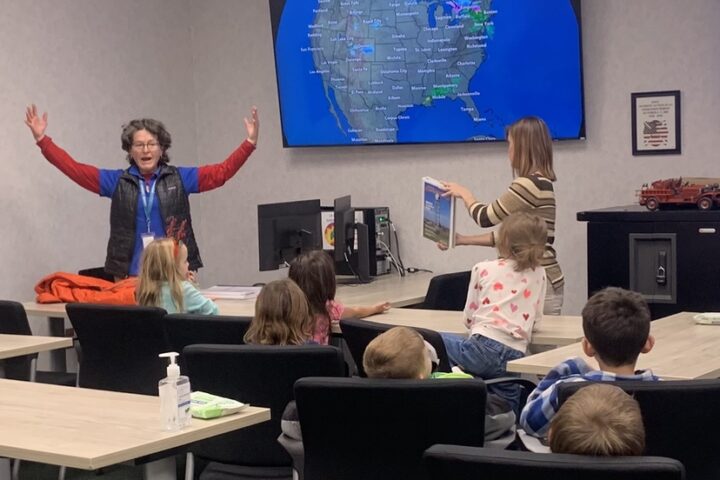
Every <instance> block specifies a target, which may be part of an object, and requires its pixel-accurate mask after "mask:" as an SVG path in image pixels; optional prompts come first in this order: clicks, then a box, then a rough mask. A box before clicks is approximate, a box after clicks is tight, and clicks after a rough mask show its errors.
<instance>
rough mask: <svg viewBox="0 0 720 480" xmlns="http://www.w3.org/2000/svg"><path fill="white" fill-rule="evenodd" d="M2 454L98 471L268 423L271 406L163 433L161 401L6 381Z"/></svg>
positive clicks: (1, 393) (1, 391)
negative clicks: (161, 426) (261, 423)
mask: <svg viewBox="0 0 720 480" xmlns="http://www.w3.org/2000/svg"><path fill="white" fill-rule="evenodd" d="M0 416H1V417H2V419H3V420H2V428H0V456H1V457H8V458H19V459H21V460H31V461H35V462H42V463H49V464H53V465H65V466H68V467H74V468H81V469H85V470H95V469H98V468H102V467H105V466H108V465H113V464H116V463H121V462H125V461H129V460H133V459H135V458H139V457H143V456H146V455H150V454H153V453H157V452H162V451H165V450H168V449H172V448H175V447H180V446H183V445H186V444H189V443H192V442H195V441H198V440H203V439H206V438H209V437H213V436H215V435H220V434H223V433H227V432H230V431H233V430H237V429H240V428H244V427H248V426H250V425H255V424H257V423H260V422H265V421H267V420H269V419H270V410H269V409H267V408H259V407H252V406H250V407H247V408H246V409H245V410H243V411H241V412H240V413H238V414H235V415H229V416H227V417H221V418H216V419H212V420H198V419H192V424H191V425H190V426H189V427H186V428H184V429H182V430H179V431H175V432H166V431H163V430H161V428H160V400H159V398H158V397H151V396H146V395H134V394H129V393H118V392H108V391H103V390H91V389H85V388H74V387H62V386H57V385H45V384H38V383H32V382H19V381H14V380H5V379H0Z"/></svg>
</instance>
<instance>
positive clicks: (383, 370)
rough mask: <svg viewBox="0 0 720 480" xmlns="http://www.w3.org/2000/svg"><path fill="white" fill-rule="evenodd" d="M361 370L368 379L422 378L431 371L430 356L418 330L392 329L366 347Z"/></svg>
mask: <svg viewBox="0 0 720 480" xmlns="http://www.w3.org/2000/svg"><path fill="white" fill-rule="evenodd" d="M431 348H432V347H431ZM363 368H364V369H365V374H366V375H367V376H368V378H405V379H424V378H428V377H429V376H430V373H431V371H432V364H431V354H430V352H429V350H428V345H427V343H426V342H425V340H424V339H423V337H422V335H420V334H419V333H418V332H417V331H415V330H413V329H411V328H408V327H393V328H391V329H390V330H388V331H386V332H383V333H381V334H380V335H378V336H377V337H375V338H374V339H373V340H372V341H371V342H370V343H368V345H367V347H365V353H364V354H363Z"/></svg>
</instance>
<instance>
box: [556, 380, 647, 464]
mask: <svg viewBox="0 0 720 480" xmlns="http://www.w3.org/2000/svg"><path fill="white" fill-rule="evenodd" d="M548 440H549V441H550V450H551V451H552V452H553V453H574V454H576V455H595V456H619V455H624V456H628V455H642V454H643V450H645V427H644V426H643V421H642V415H641V414H640V405H638V402H637V400H635V399H634V398H632V397H631V396H630V395H628V394H627V393H625V392H623V391H622V389H620V388H618V387H616V386H615V385H605V384H602V383H596V384H594V385H589V386H587V387H583V388H581V389H580V390H578V391H577V392H575V393H574V394H573V395H572V396H571V397H570V398H568V399H567V400H566V401H565V403H563V405H562V406H561V407H560V410H558V412H557V414H556V415H555V417H554V418H553V419H552V422H550V430H548Z"/></svg>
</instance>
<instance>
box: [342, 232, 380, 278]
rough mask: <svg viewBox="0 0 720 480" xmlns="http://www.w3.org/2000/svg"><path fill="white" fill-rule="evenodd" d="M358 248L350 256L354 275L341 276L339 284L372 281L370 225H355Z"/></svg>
mask: <svg viewBox="0 0 720 480" xmlns="http://www.w3.org/2000/svg"><path fill="white" fill-rule="evenodd" d="M354 228H355V235H356V238H357V243H358V248H357V251H356V252H353V253H352V255H351V256H350V258H349V261H350V269H351V270H352V271H353V272H355V276H354V277H340V278H337V279H336V282H337V284H338V285H354V284H358V283H370V282H372V281H373V279H372V277H370V235H369V229H368V226H367V225H365V224H364V223H356V224H355V225H354Z"/></svg>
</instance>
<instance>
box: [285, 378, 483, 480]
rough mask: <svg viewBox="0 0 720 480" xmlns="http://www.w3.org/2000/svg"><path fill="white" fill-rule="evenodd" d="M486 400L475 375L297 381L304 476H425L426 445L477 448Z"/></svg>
mask: <svg viewBox="0 0 720 480" xmlns="http://www.w3.org/2000/svg"><path fill="white" fill-rule="evenodd" d="M485 399H486V390H485V384H484V383H483V381H482V380H479V379H462V380H454V379H446V380H392V379H369V378H358V377H353V378H303V379H300V380H298V381H297V383H296V384H295V400H296V402H297V407H298V415H299V418H300V426H301V428H302V434H303V446H304V449H305V467H304V478H305V480H317V479H328V478H342V479H344V480H352V479H368V478H372V479H373V480H384V479H398V478H414V479H423V478H427V476H426V475H425V473H424V469H423V468H422V461H421V460H422V454H423V452H424V451H425V450H426V449H427V448H428V447H430V446H431V445H434V444H436V443H451V444H456V445H470V446H482V445H483V437H484V430H485Z"/></svg>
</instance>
